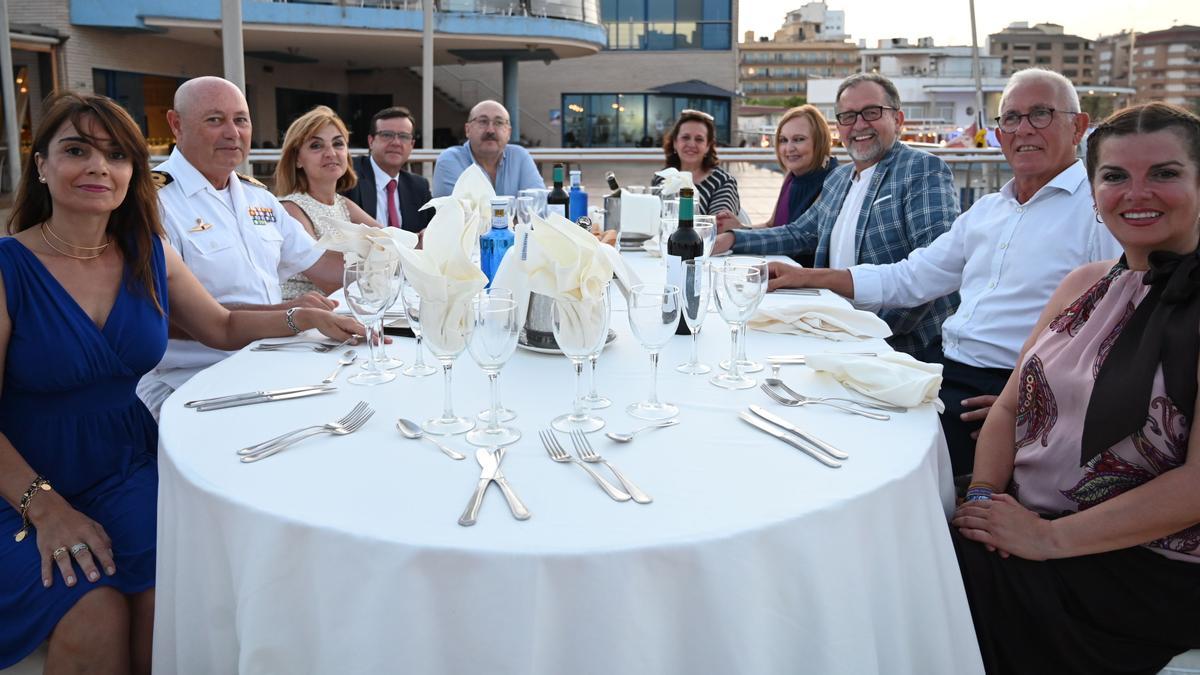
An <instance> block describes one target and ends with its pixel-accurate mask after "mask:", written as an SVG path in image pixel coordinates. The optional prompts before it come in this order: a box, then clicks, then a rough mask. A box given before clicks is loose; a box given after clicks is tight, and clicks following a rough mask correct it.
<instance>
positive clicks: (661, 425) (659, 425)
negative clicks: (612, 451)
mask: <svg viewBox="0 0 1200 675" xmlns="http://www.w3.org/2000/svg"><path fill="white" fill-rule="evenodd" d="M676 424H679V420H666V421H665V422H655V423H654V424H647V425H646V426H644V427H642V428H640V429H634V430H633V431H631V432H629V433H627V434H619V433H617V432H615V431H610V432H608V433H607V434H605V436H608V437H609V438H611V439H613V440H614V441H616V442H618V443H628V442H629V441H632V440H633V437H634V436H637V435H638V434H640V433H642V432H643V431H649V430H650V429H665V428H667V427H673V426H675V425H676Z"/></svg>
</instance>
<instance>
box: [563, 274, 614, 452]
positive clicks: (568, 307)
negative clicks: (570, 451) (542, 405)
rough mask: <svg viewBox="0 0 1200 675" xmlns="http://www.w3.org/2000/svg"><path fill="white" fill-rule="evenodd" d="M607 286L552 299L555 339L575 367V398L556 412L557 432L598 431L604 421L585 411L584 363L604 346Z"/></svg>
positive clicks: (606, 317)
mask: <svg viewBox="0 0 1200 675" xmlns="http://www.w3.org/2000/svg"><path fill="white" fill-rule="evenodd" d="M608 312H609V302H608V287H607V285H606V286H605V288H604V289H603V290H602V292H601V294H600V295H599V296H598V297H596V298H588V299H584V300H566V299H555V300H554V306H553V309H552V311H551V315H552V324H553V327H554V340H555V342H557V343H558V348H559V349H560V350H562V353H563V354H564V355H566V357H567V358H568V359H570V360H571V364H572V365H573V366H574V367H575V397H574V399H573V401H572V407H571V412H570V413H569V414H566V415H559V416H558V417H556V418H554V420H553V421H552V422H551V424H550V425H551V426H552V427H554V428H555V429H558V430H559V431H563V432H570V431H575V430H579V431H582V432H585V433H587V432H591V431H597V430H599V429H603V428H604V420H602V419H600V418H599V417H595V416H593V415H589V414H588V411H587V410H588V409H587V406H586V404H585V401H584V398H585V397H586V396H585V393H584V389H583V364H584V362H585V361H587V360H588V357H589V356H590V355H591V354H592V353H593V352H595V351H597V350H598V349H599V347H598V345H603V343H604V340H605V339H606V338H607V337H608Z"/></svg>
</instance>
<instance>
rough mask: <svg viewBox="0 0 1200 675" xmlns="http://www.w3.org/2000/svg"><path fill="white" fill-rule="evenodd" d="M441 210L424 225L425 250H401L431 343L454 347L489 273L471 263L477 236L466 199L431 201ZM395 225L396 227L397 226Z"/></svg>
mask: <svg viewBox="0 0 1200 675" xmlns="http://www.w3.org/2000/svg"><path fill="white" fill-rule="evenodd" d="M429 207H433V208H436V209H437V212H436V213H435V214H434V216H433V220H432V221H430V223H429V226H428V227H426V228H425V235H424V247H423V248H422V249H421V250H416V249H411V248H407V249H401V250H400V256H401V259H402V261H403V265H404V275H405V277H406V278H407V279H408V283H409V284H411V285H412V287H413V288H414V289H416V291H417V294H418V295H420V296H421V332H422V333H423V335H424V336H425V337H426V339H428V340H429V341H430V342H431V344H432V345H434V346H439V347H444V348H446V349H447V350H450V351H453V350H456V349H458V348H460V347H461V346H464V345H463V344H460V343H462V341H463V338H462V336H464V335H465V334H466V333H467V332H468V329H469V325H470V324H471V323H473V322H474V316H473V315H472V313H471V298H473V297H475V294H476V293H478V292H479V291H480V289H482V288H483V287H484V286H485V285H487V276H486V275H485V274H484V273H483V270H481V269H479V266H478V265H476V264H475V263H474V262H472V261H471V252H472V251H473V250H474V248H475V245H476V243H477V242H478V240H479V237H478V231H477V230H476V229H475V227H474V223H473V222H472V220H471V218H470V215H469V214H468V212H467V211H466V210H465V209H464V208H463V202H461V201H460V200H459V199H457V198H456V197H454V196H449V197H438V198H436V199H433V200H430V202H429V203H428V204H426V205H425V206H424V207H422V209H426V208H429ZM393 229H394V228H393Z"/></svg>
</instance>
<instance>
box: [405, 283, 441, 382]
mask: <svg viewBox="0 0 1200 675" xmlns="http://www.w3.org/2000/svg"><path fill="white" fill-rule="evenodd" d="M400 299H401V300H402V301H403V302H404V314H405V315H406V316H408V327H409V329H411V330H412V332H413V337H415V338H416V339H417V358H416V360H415V361H413V363H412V365H411V366H409V367H407V368H405V369H404V370H402V371H400V373H401V374H403V375H407V376H408V377H427V376H429V375H432V374H434V373H436V372H437V368H434V367H433V366H431V365H429V364H427V363H425V350H424V349H423V348H422V344H421V341H422V337H421V295H420V294H419V293H417V289H416V288H414V287H413V285H412V284H410V283H408V280H405V281H404V282H403V283H402V284H401V285H400Z"/></svg>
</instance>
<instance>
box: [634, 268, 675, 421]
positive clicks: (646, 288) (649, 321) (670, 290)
mask: <svg viewBox="0 0 1200 675" xmlns="http://www.w3.org/2000/svg"><path fill="white" fill-rule="evenodd" d="M679 305H680V301H679V287H678V286H662V285H659V284H638V285H637V286H634V287H633V288H631V289H630V290H629V327H630V328H632V329H633V334H634V335H635V336H637V339H638V342H641V343H642V346H643V347H645V348H646V351H648V352H650V398H649V399H648V400H645V401H641V402H639V403H632V404H630V405H629V407H628V408H626V409H625V410H626V412H628V413H629V414H630V415H633V416H634V417H637V418H640V419H644V420H665V419H670V418H672V417H675V416H676V415H678V414H679V408H678V407H676V406H674V405H672V404H670V403H663V402H662V401H659V400H658V352H659V350H661V349H662V348H663V346H664V345H666V344H667V340H670V339H671V336H672V335H674V334H675V327H676V326H678V325H679Z"/></svg>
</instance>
